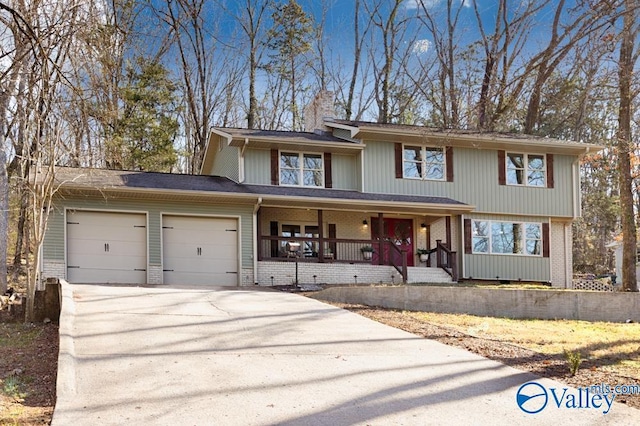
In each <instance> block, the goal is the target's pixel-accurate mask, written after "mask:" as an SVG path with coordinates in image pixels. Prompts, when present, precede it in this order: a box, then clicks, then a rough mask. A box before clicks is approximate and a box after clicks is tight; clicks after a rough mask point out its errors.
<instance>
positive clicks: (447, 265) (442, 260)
mask: <svg viewBox="0 0 640 426" xmlns="http://www.w3.org/2000/svg"><path fill="white" fill-rule="evenodd" d="M436 266H437V267H438V268H440V269H442V270H443V271H445V272H446V273H447V274H449V276H450V277H451V280H452V281H454V282H457V281H458V256H457V253H456V252H455V251H451V249H449V247H448V246H447V245H445V244H442V240H436Z"/></svg>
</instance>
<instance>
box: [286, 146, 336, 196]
mask: <svg viewBox="0 0 640 426" xmlns="http://www.w3.org/2000/svg"><path fill="white" fill-rule="evenodd" d="M282 154H297V155H298V160H299V164H300V167H298V168H296V169H290V168H287V170H297V171H298V182H299V183H298V184H290V183H283V182H282V166H281V161H282ZM306 155H310V156H311V155H313V156H317V157H320V161H321V162H322V167H321V168H320V169H319V170H320V173H321V176H320V183H321V185H319V186H316V185H305V184H304V172H305V170H317V169H305V167H304V157H305V156H306ZM277 161H278V172H277V173H278V184H279V185H280V186H289V187H293V188H326V187H327V182H326V173H327V170H326V161H325V156H324V154H323V153H318V152H309V151H289V150H278V160H277Z"/></svg>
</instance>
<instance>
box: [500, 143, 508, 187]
mask: <svg viewBox="0 0 640 426" xmlns="http://www.w3.org/2000/svg"><path fill="white" fill-rule="evenodd" d="M498 184H499V185H506V184H507V163H506V153H505V152H504V151H498Z"/></svg>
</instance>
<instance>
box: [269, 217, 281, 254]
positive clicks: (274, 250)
mask: <svg viewBox="0 0 640 426" xmlns="http://www.w3.org/2000/svg"><path fill="white" fill-rule="evenodd" d="M269 235H271V236H272V237H277V236H278V222H275V221H272V222H271V223H270V224H269ZM278 246H279V244H278V241H277V240H271V257H278Z"/></svg>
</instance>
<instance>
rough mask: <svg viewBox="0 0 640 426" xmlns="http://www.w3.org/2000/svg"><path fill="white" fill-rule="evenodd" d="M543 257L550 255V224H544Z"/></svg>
mask: <svg viewBox="0 0 640 426" xmlns="http://www.w3.org/2000/svg"><path fill="white" fill-rule="evenodd" d="M542 257H549V224H548V223H543V224H542Z"/></svg>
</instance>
